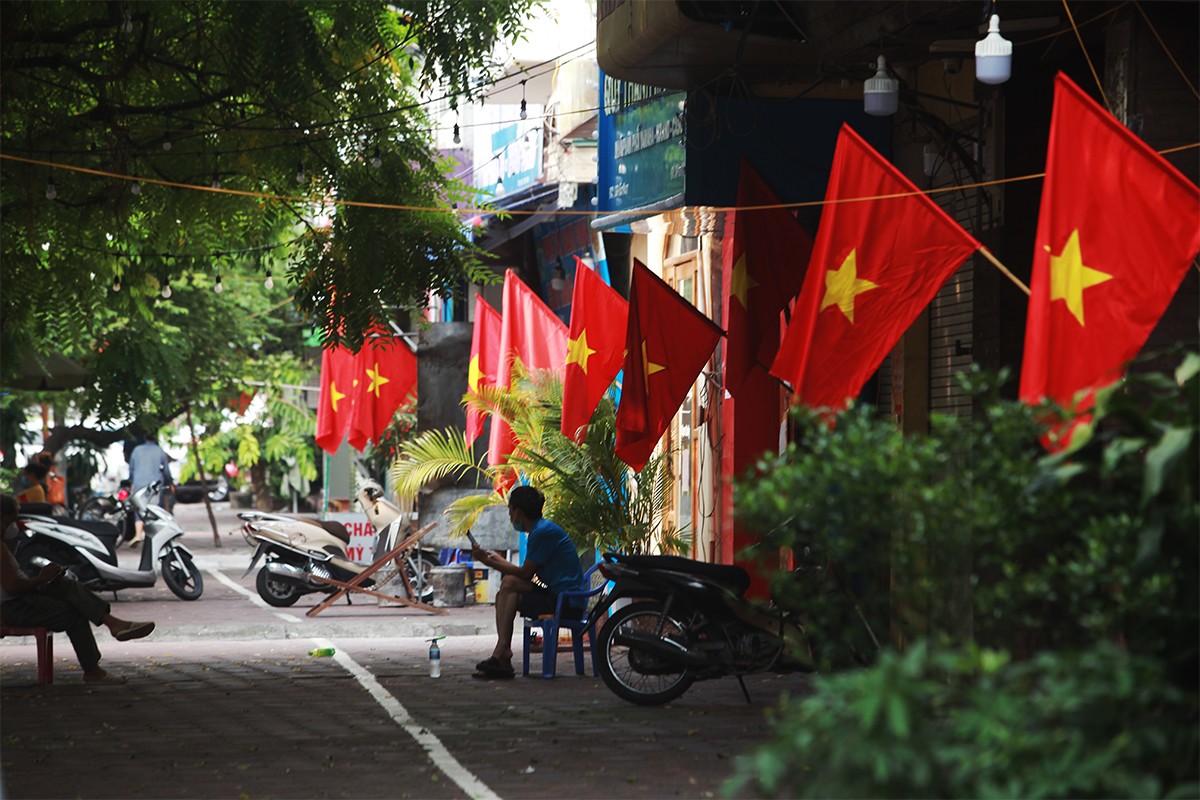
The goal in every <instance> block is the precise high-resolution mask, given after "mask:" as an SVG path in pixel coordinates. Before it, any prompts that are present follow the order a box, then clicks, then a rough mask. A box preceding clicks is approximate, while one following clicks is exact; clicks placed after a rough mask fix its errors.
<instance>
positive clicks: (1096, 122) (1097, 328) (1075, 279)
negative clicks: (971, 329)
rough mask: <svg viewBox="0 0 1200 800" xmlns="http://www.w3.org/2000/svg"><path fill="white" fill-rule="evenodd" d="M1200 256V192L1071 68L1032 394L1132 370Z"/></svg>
mask: <svg viewBox="0 0 1200 800" xmlns="http://www.w3.org/2000/svg"><path fill="white" fill-rule="evenodd" d="M1197 251H1200V191H1198V190H1197V188H1196V185H1195V184H1193V183H1192V182H1191V181H1189V180H1188V179H1187V178H1185V177H1184V176H1183V174H1182V173H1180V172H1179V170H1177V169H1176V168H1175V167H1173V166H1172V165H1171V164H1169V163H1168V162H1167V161H1166V159H1164V158H1163V157H1162V156H1160V155H1159V154H1158V153H1156V152H1154V150H1153V149H1151V148H1150V147H1149V146H1148V145H1147V144H1146V143H1145V142H1143V141H1142V140H1141V139H1139V138H1138V137H1137V136H1135V135H1134V134H1133V133H1131V132H1130V131H1129V130H1128V129H1127V128H1126V127H1125V126H1123V125H1121V123H1119V122H1117V120H1116V119H1114V118H1113V117H1112V115H1110V114H1109V113H1108V112H1107V111H1105V110H1104V109H1103V108H1101V107H1100V106H1099V105H1098V104H1097V103H1096V102H1095V101H1094V100H1092V99H1091V98H1090V97H1088V96H1087V95H1086V94H1085V93H1084V92H1083V91H1082V90H1081V89H1080V88H1079V87H1078V86H1076V85H1075V84H1074V83H1072V82H1071V80H1070V79H1069V78H1067V77H1066V76H1065V75H1063V74H1062V73H1059V75H1058V77H1057V78H1056V80H1055V84H1054V112H1053V115H1052V116H1051V119H1050V143H1049V146H1048V149H1047V153H1046V180H1045V184H1044V186H1043V188H1042V204H1041V209H1040V213H1039V216H1038V228H1037V238H1036V240H1035V246H1034V253H1033V275H1032V277H1031V280H1030V292H1031V294H1030V298H1029V314H1028V319H1027V321H1026V328H1025V357H1024V361H1023V363H1022V368H1021V392H1020V394H1021V399H1022V400H1024V401H1026V402H1029V403H1037V402H1038V401H1040V400H1041V399H1042V398H1050V399H1052V400H1054V401H1056V402H1058V403H1060V404H1062V405H1065V406H1069V405H1071V404H1072V403H1073V401H1074V399H1075V397H1076V393H1078V392H1080V391H1086V390H1091V389H1096V388H1099V387H1101V386H1103V385H1105V384H1108V383H1111V382H1112V381H1114V380H1116V379H1118V378H1120V377H1121V375H1122V373H1123V372H1124V369H1125V365H1126V364H1127V363H1128V362H1129V361H1130V360H1131V359H1132V358H1133V357H1134V356H1135V355H1137V352H1138V350H1139V349H1141V347H1142V345H1143V344H1145V342H1146V339H1147V338H1148V337H1149V336H1150V332H1151V331H1152V330H1153V329H1154V326H1155V325H1156V324H1157V323H1158V320H1159V319H1160V318H1161V317H1162V315H1163V312H1164V311H1166V308H1167V306H1168V304H1170V302H1171V298H1172V297H1173V296H1174V295H1175V292H1176V290H1177V289H1178V288H1179V284H1180V283H1181V282H1182V281H1183V278H1184V276H1185V275H1186V273H1187V271H1188V267H1189V266H1190V264H1191V262H1192V259H1193V258H1194V257H1195V255H1196V252H1197Z"/></svg>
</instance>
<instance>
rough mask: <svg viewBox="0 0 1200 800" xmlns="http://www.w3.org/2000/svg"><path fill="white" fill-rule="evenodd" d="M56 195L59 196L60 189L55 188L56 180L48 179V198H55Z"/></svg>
mask: <svg viewBox="0 0 1200 800" xmlns="http://www.w3.org/2000/svg"><path fill="white" fill-rule="evenodd" d="M56 197H58V189H57V188H55V186H54V181H53V180H47V181H46V199H47V200H53V199H54V198H56Z"/></svg>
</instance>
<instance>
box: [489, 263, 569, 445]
mask: <svg viewBox="0 0 1200 800" xmlns="http://www.w3.org/2000/svg"><path fill="white" fill-rule="evenodd" d="M514 358H519V359H521V363H522V364H524V365H525V368H526V369H527V370H530V371H532V370H535V369H549V370H554V371H555V372H558V373H560V374H561V372H562V370H563V364H564V363H565V362H566V359H567V326H566V325H564V324H563V321H562V320H561V319H559V318H558V317H557V316H555V314H554V312H553V311H551V310H550V307H549V306H547V305H546V304H545V302H543V301H542V299H541V298H540V297H538V296H537V295H536V294H534V291H533V289H531V288H529V285H528V284H526V283H525V282H524V281H523V280H521V279H520V278H518V277H517V274H516V273H515V272H513V271H512V270H511V269H510V270H508V271H507V272H506V273H504V306H503V308H502V314H501V319H500V369H499V371H498V372H497V373H496V385H497V386H504V387H508V386H510V385H511V381H512V364H513V359H514ZM515 446H516V441H515V440H514V439H513V434H512V430H511V429H510V428H509V427H508V425H507V424H506V423H505V422H504V421H503V420H501V419H500V418H498V417H493V418H492V429H491V432H490V436H489V437H488V464H491V465H492V466H496V465H498V464H503V463H505V462H507V461H508V454H509V453H511V452H512V451H513V448H514V447H515Z"/></svg>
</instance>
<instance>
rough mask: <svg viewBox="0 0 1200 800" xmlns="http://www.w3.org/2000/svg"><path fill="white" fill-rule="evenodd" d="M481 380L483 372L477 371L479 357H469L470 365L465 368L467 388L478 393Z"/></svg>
mask: <svg viewBox="0 0 1200 800" xmlns="http://www.w3.org/2000/svg"><path fill="white" fill-rule="evenodd" d="M482 378H483V370H481V369H479V356H478V355H473V356H471V363H470V365H469V366H468V367H467V386H469V387H470V389H471V391H472V392H478V391H479V381H480V380H481V379H482Z"/></svg>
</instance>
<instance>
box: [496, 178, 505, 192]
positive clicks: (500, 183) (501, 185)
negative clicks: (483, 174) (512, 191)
mask: <svg viewBox="0 0 1200 800" xmlns="http://www.w3.org/2000/svg"><path fill="white" fill-rule="evenodd" d="M496 194H504V178H499V179H497V181H496Z"/></svg>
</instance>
